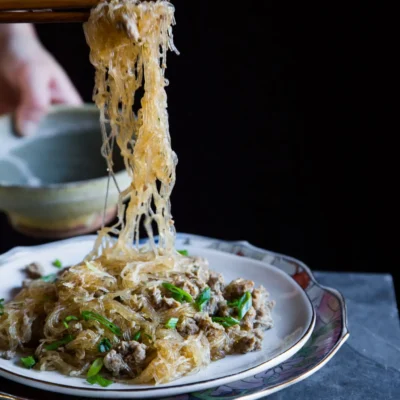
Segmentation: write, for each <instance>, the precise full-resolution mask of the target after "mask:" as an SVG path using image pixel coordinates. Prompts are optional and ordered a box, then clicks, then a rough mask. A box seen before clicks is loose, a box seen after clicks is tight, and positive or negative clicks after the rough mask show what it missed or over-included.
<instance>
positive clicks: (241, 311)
mask: <svg viewBox="0 0 400 400" xmlns="http://www.w3.org/2000/svg"><path fill="white" fill-rule="evenodd" d="M251 306H252V299H251V293H250V292H246V293H245V294H244V295H243V296H242V297H241V298H240V301H239V305H238V317H239V319H242V318H243V317H244V316H245V315H246V314H247V311H249V310H250V307H251Z"/></svg>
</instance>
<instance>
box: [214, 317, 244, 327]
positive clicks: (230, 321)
mask: <svg viewBox="0 0 400 400" xmlns="http://www.w3.org/2000/svg"><path fill="white" fill-rule="evenodd" d="M212 321H213V322H216V323H218V324H220V325H222V326H223V327H225V328H229V327H230V326H233V325H237V324H240V321H238V320H237V319H236V318H233V317H213V318H212Z"/></svg>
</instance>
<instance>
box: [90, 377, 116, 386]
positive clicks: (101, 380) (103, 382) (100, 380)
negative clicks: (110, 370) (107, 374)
mask: <svg viewBox="0 0 400 400" xmlns="http://www.w3.org/2000/svg"><path fill="white" fill-rule="evenodd" d="M87 382H88V383H90V384H91V385H94V384H96V383H97V384H98V385H100V386H101V387H107V386H110V385H111V384H113V383H114V382H113V381H109V380H108V379H106V378H103V377H102V376H101V375H95V376H91V377H90V378H87Z"/></svg>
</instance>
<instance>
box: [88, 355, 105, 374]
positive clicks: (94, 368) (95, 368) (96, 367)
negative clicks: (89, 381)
mask: <svg viewBox="0 0 400 400" xmlns="http://www.w3.org/2000/svg"><path fill="white" fill-rule="evenodd" d="M103 365H104V362H103V359H102V358H97V359H96V360H94V361H93V364H92V365H91V366H90V368H89V371H88V373H87V377H88V378H91V377H93V376H95V375H97V374H98V373H99V372H100V371H101V369H102V368H103Z"/></svg>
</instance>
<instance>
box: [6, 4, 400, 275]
mask: <svg viewBox="0 0 400 400" xmlns="http://www.w3.org/2000/svg"><path fill="white" fill-rule="evenodd" d="M275 3H278V4H275ZM174 4H175V5H176V19H177V26H176V27H175V30H174V34H175V44H176V46H177V47H178V49H179V50H180V52H181V55H180V56H176V55H174V54H170V55H169V64H168V70H167V77H168V79H169V80H170V86H169V88H168V95H169V112H170V124H171V136H172V143H173V148H174V149H175V151H176V152H177V153H178V157H179V165H178V171H177V176H178V179H177V185H176V189H175V191H174V194H173V199H172V205H173V208H172V210H173V215H174V217H175V220H176V226H177V230H178V231H181V232H190V233H196V234H201V235H207V236H213V237H217V238H222V239H232V240H234V239H245V240H248V241H249V242H251V243H253V244H255V245H258V246H261V247H264V248H267V249H270V250H275V251H278V252H282V253H285V254H289V255H292V256H294V257H297V258H300V259H301V260H303V261H304V262H306V263H307V264H308V265H309V266H310V267H311V268H313V269H320V270H323V269H326V270H335V271H337V270H345V271H365V272H391V273H392V274H394V275H396V270H397V268H398V266H397V265H398V261H397V258H396V257H393V256H392V254H394V251H393V249H396V248H397V236H398V234H397V233H396V227H397V226H396V219H395V215H396V208H397V207H396V206H397V204H396V201H395V200H394V192H395V190H396V185H398V178H397V176H396V173H395V171H396V168H397V163H396V157H397V154H396V153H397V151H396V147H395V145H394V141H393V140H391V139H390V135H389V136H388V135H387V134H388V133H391V135H392V137H394V135H395V131H396V129H397V131H398V128H394V127H391V128H388V127H386V126H385V124H384V123H385V121H386V119H387V118H386V114H385V112H387V113H388V112H389V111H390V110H389V109H386V110H384V111H383V112H382V111H381V108H382V105H383V104H384V102H385V101H387V99H386V98H385V94H384V92H383V91H382V90H381V89H382V87H385V85H386V84H387V77H386V74H387V71H386V65H387V64H388V62H387V60H386V59H385V51H384V50H383V44H384V42H386V40H387V38H386V37H385V34H382V24H378V21H377V18H378V17H377V16H376V14H375V10H374V9H372V8H371V9H368V8H366V7H367V6H365V5H364V7H363V8H358V7H357V6H356V5H354V6H349V5H348V4H347V6H346V8H343V9H342V8H341V7H339V5H337V4H336V3H332V4H326V3H324V4H322V5H320V6H315V5H314V6H313V7H311V6H310V8H309V9H307V8H305V6H304V4H301V5H300V4H298V5H297V6H296V5H293V4H291V3H285V2H272V1H249V0H246V1H245V2H244V1H241V2H237V3H234V2H224V1H219V2H217V1H215V0H214V1H212V0H202V1H201V2H198V1H175V2H174ZM239 5H240V6H239ZM349 7H353V8H349ZM38 32H39V34H40V37H41V39H42V41H43V43H44V44H45V46H46V47H47V48H48V49H49V50H50V51H51V52H52V53H53V54H54V56H55V57H56V58H57V59H58V60H59V61H60V63H61V64H62V65H63V66H64V67H65V69H66V70H67V71H68V73H69V74H70V76H71V78H72V80H73V82H74V83H75V84H76V86H77V87H78V89H79V91H80V92H81V94H82V96H83V97H84V99H85V100H86V101H90V100H91V95H92V87H93V70H92V67H91V65H90V64H89V61H88V48H87V46H86V43H85V39H84V36H83V32H82V27H81V26H79V25H68V24H66V25H57V26H55V25H46V26H44V25H42V26H40V27H38ZM389 91H390V90H389ZM3 219H4V221H3V222H2V223H1V224H0V229H1V230H3V232H1V231H0V233H1V237H2V238H3V237H5V236H6V231H7V232H8V229H9V228H8V227H7V225H6V222H5V218H3ZM7 235H8V233H7ZM12 235H13V236H10V238H9V239H7V240H4V241H2V243H1V244H0V246H1V251H4V250H6V249H7V248H9V247H11V246H14V245H16V244H19V245H21V244H28V243H34V242H33V241H32V240H31V239H27V238H24V237H22V236H20V235H18V234H14V233H13V234H12Z"/></svg>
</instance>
